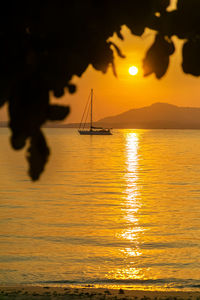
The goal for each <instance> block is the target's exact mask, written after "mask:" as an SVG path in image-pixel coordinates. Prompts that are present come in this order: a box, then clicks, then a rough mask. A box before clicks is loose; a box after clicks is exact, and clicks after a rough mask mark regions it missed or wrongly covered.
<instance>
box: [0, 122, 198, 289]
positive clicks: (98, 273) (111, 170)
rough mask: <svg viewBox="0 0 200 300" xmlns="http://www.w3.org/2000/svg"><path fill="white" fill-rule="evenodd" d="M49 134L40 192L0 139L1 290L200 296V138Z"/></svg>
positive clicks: (21, 158)
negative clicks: (84, 289)
mask: <svg viewBox="0 0 200 300" xmlns="http://www.w3.org/2000/svg"><path fill="white" fill-rule="evenodd" d="M43 131H44V132H45V135H46V137H47V141H48V144H49V146H50V148H51V155H50V158H49V162H48V164H47V166H46V168H45V171H44V173H43V174H42V176H41V178H40V180H39V181H36V182H32V181H31V180H30V178H29V177H28V174H27V170H28V164H27V161H26V153H25V151H24V150H22V151H14V150H12V149H11V147H10V142H9V138H10V132H9V129H7V128H1V129H0V284H2V285H3V284H5V285H16V284H30V285H41V286H75V287H80V286H82V287H84V286H92V287H108V288H111V287H112V288H119V287H123V288H127V289H138V290H196V291H197V290H198V291H199V290H200V131H199V130H134V129H123V130H113V135H112V136H80V135H79V134H78V132H77V130H76V129H64V128H57V129H56V128H51V129H50V128H48V129H43ZM27 147H28V144H27Z"/></svg>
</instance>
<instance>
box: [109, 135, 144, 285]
mask: <svg viewBox="0 0 200 300" xmlns="http://www.w3.org/2000/svg"><path fill="white" fill-rule="evenodd" d="M140 135H141V132H137V131H134V132H130V131H127V132H126V133H125V162H124V166H125V172H124V181H125V190H124V196H123V198H122V202H121V204H122V206H121V210H122V218H123V219H124V223H125V224H124V225H125V226H124V228H123V230H121V231H120V232H119V233H118V235H117V238H119V239H120V240H121V241H126V243H127V247H126V246H125V247H122V248H121V249H119V250H120V252H121V254H122V255H123V257H124V258H125V260H124V265H123V267H121V268H116V269H115V270H112V271H111V272H110V274H109V277H112V278H113V277H114V278H115V279H119V278H120V279H124V280H126V279H142V278H143V277H144V274H143V272H142V270H141V269H140V268H137V267H134V265H135V258H136V257H138V256H141V255H142V250H141V249H140V237H141V235H142V233H143V231H144V229H143V228H142V227H140V222H139V210H140V208H141V206H142V204H141V199H140V188H139V186H138V180H139V179H138V168H139V154H138V150H139V141H140Z"/></svg>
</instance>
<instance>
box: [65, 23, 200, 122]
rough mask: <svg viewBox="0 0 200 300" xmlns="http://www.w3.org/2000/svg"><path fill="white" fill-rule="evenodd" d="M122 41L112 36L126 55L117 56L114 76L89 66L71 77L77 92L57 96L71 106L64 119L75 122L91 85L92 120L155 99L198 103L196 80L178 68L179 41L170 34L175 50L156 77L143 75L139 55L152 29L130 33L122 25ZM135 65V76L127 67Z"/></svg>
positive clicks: (143, 104)
mask: <svg viewBox="0 0 200 300" xmlns="http://www.w3.org/2000/svg"><path fill="white" fill-rule="evenodd" d="M122 33H123V35H124V37H125V40H124V41H121V40H119V39H118V38H117V37H116V36H114V38H113V40H114V41H115V43H116V44H117V45H118V46H119V47H120V49H121V50H122V52H123V53H124V54H125V55H126V58H125V59H122V58H119V57H117V54H116V60H115V62H116V68H117V73H118V78H115V77H114V76H113V73H112V70H111V68H110V69H109V71H108V73H107V74H102V73H101V72H98V71H95V70H94V69H93V68H92V67H91V66H89V67H88V69H87V70H86V72H85V73H84V74H83V76H82V77H81V78H77V77H74V78H73V80H72V82H74V83H76V84H77V88H78V89H77V93H76V94H74V95H72V96H71V95H69V94H68V93H67V94H66V95H65V96H64V97H63V98H62V100H59V102H60V103H62V102H63V103H68V104H69V105H70V106H71V114H70V116H69V117H68V118H67V119H66V121H65V122H67V123H68V122H79V121H80V119H81V116H82V113H83V110H84V107H85V104H86V102H87V99H88V95H89V93H90V89H91V88H93V89H94V95H95V98H94V120H98V119H100V118H102V117H105V116H109V115H115V114H119V113H121V112H124V111H126V110H129V109H132V108H137V107H142V106H146V105H150V104H152V103H155V102H167V103H171V104H175V105H178V106H196V107H200V99H199V93H200V85H199V83H200V81H199V79H198V78H196V77H193V76H191V75H186V74H184V73H183V72H182V69H181V48H182V42H180V41H179V40H178V39H176V38H173V40H174V42H175V43H176V52H175V54H174V55H173V56H171V61H170V67H169V69H168V71H167V73H166V75H165V76H164V77H163V78H162V79H161V80H158V79H156V78H155V75H151V76H149V77H145V78H144V77H143V74H142V68H141V65H142V59H143V57H144V55H145V51H146V50H147V49H148V47H149V45H151V43H152V41H153V39H154V32H153V31H146V32H145V33H144V35H143V36H142V37H135V36H132V35H131V33H130V31H129V30H128V29H127V28H126V27H124V28H123V30H122ZM131 65H135V66H137V67H138V69H139V73H138V75H136V76H131V75H130V74H129V72H128V69H129V67H130V66H131Z"/></svg>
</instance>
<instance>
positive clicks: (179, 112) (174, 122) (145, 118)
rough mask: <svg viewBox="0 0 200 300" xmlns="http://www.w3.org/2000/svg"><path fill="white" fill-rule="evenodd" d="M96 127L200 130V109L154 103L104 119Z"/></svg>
mask: <svg viewBox="0 0 200 300" xmlns="http://www.w3.org/2000/svg"><path fill="white" fill-rule="evenodd" d="M96 125H98V126H107V127H113V128H147V129H148V128H160V129H165V128H166V129H200V108H196V107H179V106H176V105H172V104H168V103H154V104H152V105H150V106H146V107H142V108H137V109H131V110H128V111H126V112H123V113H121V114H119V115H116V116H110V117H106V118H103V119H101V120H99V121H98V122H96Z"/></svg>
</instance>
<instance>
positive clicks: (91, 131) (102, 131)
mask: <svg viewBox="0 0 200 300" xmlns="http://www.w3.org/2000/svg"><path fill="white" fill-rule="evenodd" d="M89 109H90V123H89V128H88V129H85V127H86V125H87V123H86V121H87V115H88V113H89ZM85 115H86V121H85V122H84V123H83V119H84V117H85ZM92 115H93V89H91V94H90V105H89V106H88V103H87V104H86V108H85V110H84V112H83V116H82V120H81V123H80V126H79V129H78V132H79V133H80V134H81V135H112V133H111V131H110V128H102V127H95V126H93V119H92V117H93V116H92Z"/></svg>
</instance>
